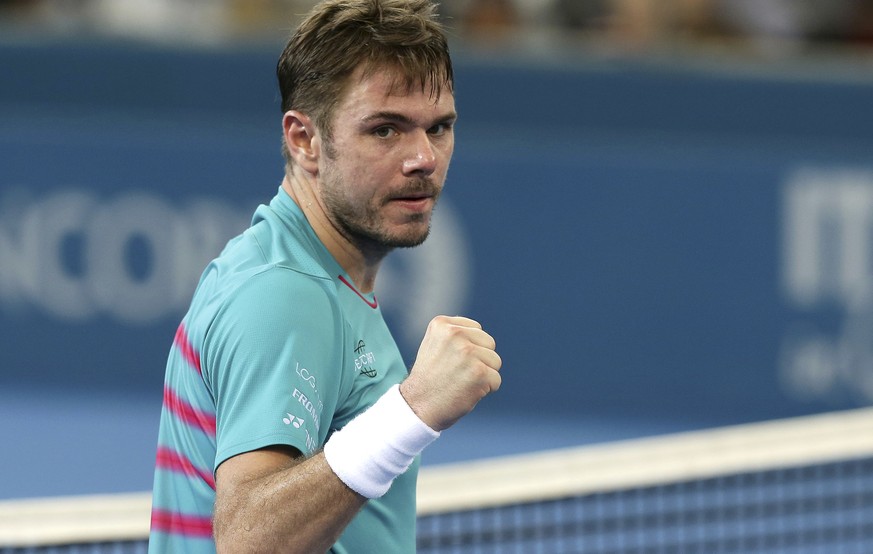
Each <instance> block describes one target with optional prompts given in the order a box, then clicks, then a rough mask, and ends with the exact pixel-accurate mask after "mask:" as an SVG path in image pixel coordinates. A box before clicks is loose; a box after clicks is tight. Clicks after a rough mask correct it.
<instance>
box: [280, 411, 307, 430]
mask: <svg viewBox="0 0 873 554" xmlns="http://www.w3.org/2000/svg"><path fill="white" fill-rule="evenodd" d="M286 415H287V416H288V417H283V418H282V421H283V422H284V423H285V425H293V426H294V428H295V429H300V426H301V425H303V418H302V417H297V416H295V415H291V414H286Z"/></svg>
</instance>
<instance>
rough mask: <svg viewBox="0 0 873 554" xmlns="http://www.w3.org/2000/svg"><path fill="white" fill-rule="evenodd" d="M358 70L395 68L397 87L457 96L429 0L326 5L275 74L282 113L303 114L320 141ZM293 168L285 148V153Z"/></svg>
mask: <svg viewBox="0 0 873 554" xmlns="http://www.w3.org/2000/svg"><path fill="white" fill-rule="evenodd" d="M361 64H365V65H364V71H365V74H366V73H367V72H371V71H376V70H378V69H382V68H385V67H393V68H395V69H396V70H397V71H398V75H399V76H400V77H402V78H403V79H405V81H403V82H402V83H398V85H400V84H402V85H405V86H406V88H407V89H410V90H411V89H412V87H414V86H417V85H418V86H421V87H422V90H423V89H424V87H426V86H429V87H430V91H429V92H430V94H431V95H433V96H439V94H440V92H441V91H442V89H443V87H447V88H448V90H449V91H452V90H453V89H454V74H453V72H452V61H451V57H450V56H449V48H448V43H447V41H446V37H445V33H444V30H443V26H442V24H441V23H440V22H439V20H438V17H437V13H436V5H435V4H433V3H432V2H431V1H430V0H325V1H323V2H320V3H319V4H317V5H316V6H315V7H314V8H313V9H312V11H310V12H309V15H307V17H306V18H305V19H304V20H303V22H302V23H301V24H300V26H299V27H298V28H297V31H296V32H295V33H294V34H293V35H292V36H291V39H290V40H289V41H288V44H287V45H286V46H285V50H284V51H283V52H282V55H281V56H280V57H279V63H278V65H277V67H276V74H277V77H278V79H279V91H280V93H281V95H282V113H285V112H287V111H289V110H298V111H300V112H303V113H305V114H306V115H308V116H309V117H311V118H312V120H313V121H314V122H315V125H316V126H317V127H318V128H319V130H320V131H321V132H322V133H323V134H324V135H325V137H326V138H328V139H329V138H330V136H331V118H332V116H333V112H334V109H335V107H336V105H337V104H338V103H339V101H340V99H341V98H342V96H343V93H344V91H345V86H346V84H347V80H348V77H349V76H350V75H351V74H352V72H354V70H355V69H356V68H357V67H358V66H359V65H361ZM283 153H284V155H285V158H286V161H287V162H288V163H290V161H291V160H290V156H289V155H288V150H287V146H283Z"/></svg>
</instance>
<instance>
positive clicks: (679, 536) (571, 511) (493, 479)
mask: <svg viewBox="0 0 873 554" xmlns="http://www.w3.org/2000/svg"><path fill="white" fill-rule="evenodd" d="M148 512H149V497H148V495H147V494H135V495H117V496H108V497H90V498H74V499H55V500H51V499H46V500H30V501H13V502H0V554H25V553H27V554H31V553H33V554H37V553H39V554H48V553H58V554H62V553H63V554H68V553H83V554H84V553H88V554H91V553H139V552H145V550H146V541H147V533H148ZM418 527H419V529H418V552H419V553H420V554H444V553H452V554H465V553H481V554H485V553H519V554H521V553H523V554H530V553H543V554H545V553H548V554H556V553H586V554H587V553H593V554H698V553H699V554H704V553H705V554H710V553H738V554H739V553H742V554H777V553H778V554H812V553H815V554H824V553H827V554H869V553H873V409H863V410H853V411H847V412H838V413H831V414H825V415H816V416H808V417H802V418H794V419H790V420H781V421H772V422H765V423H756V424H751V425H742V426H734V427H726V428H720V429H713V430H706V431H697V432H691V433H682V434H677V435H668V436H661V437H652V438H647V439H638V440H631V441H622V442H617V443H608V444H602V445H595V446H585V447H579V448H573V449H566V450H558V451H547V452H541V453H536V454H527V455H521V456H513V457H507V458H499V459H486V460H479V461H475V462H467V463H461V464H449V465H444V466H433V467H425V468H424V469H423V470H422V472H421V477H420V483H419V526H418Z"/></svg>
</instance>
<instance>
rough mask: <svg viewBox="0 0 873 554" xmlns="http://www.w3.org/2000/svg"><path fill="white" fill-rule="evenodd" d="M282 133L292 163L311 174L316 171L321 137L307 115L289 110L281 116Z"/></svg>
mask: <svg viewBox="0 0 873 554" xmlns="http://www.w3.org/2000/svg"><path fill="white" fill-rule="evenodd" d="M282 133H283V136H284V137H285V144H286V145H287V147H288V152H289V153H290V154H291V158H292V159H293V160H294V163H295V164H297V165H299V166H300V167H301V168H302V169H304V170H306V171H307V172H309V173H312V174H313V175H315V174H317V173H318V157H319V155H320V154H321V147H320V145H321V139H320V138H319V137H318V135H317V129H316V127H315V123H313V121H312V119H310V118H309V116H308V115H306V114H304V113H301V112H298V111H296V110H290V111H287V112H285V115H284V116H283V117H282Z"/></svg>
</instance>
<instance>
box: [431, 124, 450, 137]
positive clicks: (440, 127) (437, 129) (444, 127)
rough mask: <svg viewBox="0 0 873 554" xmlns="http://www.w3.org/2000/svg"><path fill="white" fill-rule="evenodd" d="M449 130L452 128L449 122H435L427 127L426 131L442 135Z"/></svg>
mask: <svg viewBox="0 0 873 554" xmlns="http://www.w3.org/2000/svg"><path fill="white" fill-rule="evenodd" d="M451 130H452V124H451V123H437V124H436V125H434V126H433V127H431V128H430V129H428V130H427V132H428V133H430V134H431V135H436V136H440V135H444V134H446V133H448V132H449V131H451Z"/></svg>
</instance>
